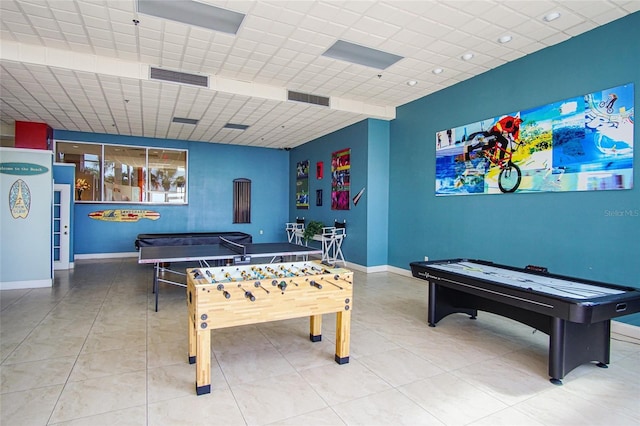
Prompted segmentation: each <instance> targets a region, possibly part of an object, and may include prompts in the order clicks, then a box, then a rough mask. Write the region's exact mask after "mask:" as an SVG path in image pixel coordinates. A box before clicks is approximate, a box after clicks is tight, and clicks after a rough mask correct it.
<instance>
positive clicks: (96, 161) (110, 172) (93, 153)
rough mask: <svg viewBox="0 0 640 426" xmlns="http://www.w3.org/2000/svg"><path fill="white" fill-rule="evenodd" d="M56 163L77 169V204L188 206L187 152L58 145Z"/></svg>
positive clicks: (123, 147) (64, 143)
mask: <svg viewBox="0 0 640 426" xmlns="http://www.w3.org/2000/svg"><path fill="white" fill-rule="evenodd" d="M56 160H57V161H58V162H61V163H73V164H75V166H76V201H97V202H118V203H122V202H124V203H127V202H130V203H156V204H165V203H178V204H184V203H186V202H187V191H186V188H187V151H186V150H177V149H164V148H148V147H137V146H127V145H102V144H92V143H76V142H57V143H56Z"/></svg>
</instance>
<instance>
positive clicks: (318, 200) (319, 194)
mask: <svg viewBox="0 0 640 426" xmlns="http://www.w3.org/2000/svg"><path fill="white" fill-rule="evenodd" d="M321 205H322V189H316V206H321Z"/></svg>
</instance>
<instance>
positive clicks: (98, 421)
mask: <svg viewBox="0 0 640 426" xmlns="http://www.w3.org/2000/svg"><path fill="white" fill-rule="evenodd" d="M147 424H150V423H148V422H147V407H146V406H144V405H139V406H137V407H131V408H125V409H122V410H115V411H109V412H108V413H104V414H97V415H95V416H87V417H82V418H79V419H75V420H69V421H65V422H60V423H55V426H143V425H147ZM52 425H53V424H52Z"/></svg>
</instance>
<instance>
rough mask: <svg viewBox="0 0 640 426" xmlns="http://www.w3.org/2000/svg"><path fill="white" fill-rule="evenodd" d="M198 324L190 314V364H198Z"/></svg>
mask: <svg viewBox="0 0 640 426" xmlns="http://www.w3.org/2000/svg"><path fill="white" fill-rule="evenodd" d="M196 349H197V345H196V323H195V320H194V318H193V315H191V314H189V364H195V363H196Z"/></svg>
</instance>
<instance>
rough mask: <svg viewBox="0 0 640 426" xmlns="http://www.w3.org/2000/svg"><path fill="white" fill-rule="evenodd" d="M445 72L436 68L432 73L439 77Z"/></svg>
mask: <svg viewBox="0 0 640 426" xmlns="http://www.w3.org/2000/svg"><path fill="white" fill-rule="evenodd" d="M443 71H444V70H443V69H442V68H436V69H434V70H433V71H431V72H432V73H434V74H436V75H438V74H441V73H442V72H443Z"/></svg>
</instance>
